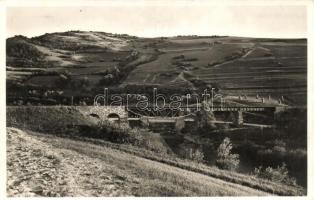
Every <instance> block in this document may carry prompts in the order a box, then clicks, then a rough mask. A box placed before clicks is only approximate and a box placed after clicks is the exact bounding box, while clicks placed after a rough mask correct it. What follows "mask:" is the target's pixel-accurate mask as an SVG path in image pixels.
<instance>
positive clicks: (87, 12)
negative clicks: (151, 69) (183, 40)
mask: <svg viewBox="0 0 314 200" xmlns="http://www.w3.org/2000/svg"><path fill="white" fill-rule="evenodd" d="M306 9H307V8H306V6H302V5H294V6H291V5H290V6H279V5H271V6H250V5H247V6H230V5H229V6H226V5H225V6H223V5H206V6H205V5H204V6H202V5H190V6H186V5H180V6H178V5H177V6H174V5H164V6H139V5H127V6H114V5H113V6H112V5H111V6H97V7H95V6H94V7H79V6H76V7H29V6H28V7H8V8H7V14H6V15H7V37H12V36H14V35H25V36H27V37H33V36H39V35H42V34H44V33H51V32H64V31H69V30H81V31H103V32H109V33H125V34H129V35H135V36H143V37H159V36H175V35H229V36H246V37H272V38H305V37H307V35H306V33H307V19H306V16H307V13H306Z"/></svg>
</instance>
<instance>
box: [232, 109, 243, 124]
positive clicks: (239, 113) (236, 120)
mask: <svg viewBox="0 0 314 200" xmlns="http://www.w3.org/2000/svg"><path fill="white" fill-rule="evenodd" d="M234 116H235V118H234V122H233V123H234V125H235V126H242V125H243V113H242V111H237V112H235V113H234Z"/></svg>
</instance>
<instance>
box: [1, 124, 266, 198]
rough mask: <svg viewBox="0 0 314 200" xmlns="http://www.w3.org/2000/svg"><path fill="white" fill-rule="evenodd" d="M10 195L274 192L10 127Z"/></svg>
mask: <svg viewBox="0 0 314 200" xmlns="http://www.w3.org/2000/svg"><path fill="white" fill-rule="evenodd" d="M7 138H8V143H7V146H8V148H7V159H8V181H7V184H8V189H7V192H8V196H10V197H13V196H14V197H18V196H132V195H136V196H224V195H227V196H247V195H268V193H265V192H262V191H259V190H255V189H252V188H249V187H245V186H242V185H239V184H234V183H229V182H226V181H223V180H221V179H217V178H213V177H209V176H206V175H203V174H199V173H195V172H192V171H188V170H184V169H181V168H177V167H174V166H170V165H167V164H163V163H159V162H156V161H152V160H148V159H145V158H141V157H137V156H134V155H131V154H128V153H123V152H120V151H118V150H114V149H111V148H107V147H103V146H99V145H93V144H88V143H86V142H78V141H73V140H70V139H64V138H57V137H55V138H51V137H49V138H45V137H42V136H41V137H38V136H34V135H29V134H28V133H25V132H23V131H21V130H18V129H15V128H8V129H7Z"/></svg>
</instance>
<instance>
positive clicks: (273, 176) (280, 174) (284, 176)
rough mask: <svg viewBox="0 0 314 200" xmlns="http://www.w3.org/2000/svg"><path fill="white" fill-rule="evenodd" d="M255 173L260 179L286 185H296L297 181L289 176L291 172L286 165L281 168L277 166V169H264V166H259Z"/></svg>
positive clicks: (283, 164)
mask: <svg viewBox="0 0 314 200" xmlns="http://www.w3.org/2000/svg"><path fill="white" fill-rule="evenodd" d="M253 173H254V175H255V176H256V177H259V178H264V179H268V180H271V181H275V182H280V183H285V184H288V185H296V179H295V178H293V177H290V176H289V171H288V169H287V165H286V164H285V163H282V165H281V166H277V168H272V167H267V168H265V169H263V167H262V166H259V167H258V168H255V169H254V172H253Z"/></svg>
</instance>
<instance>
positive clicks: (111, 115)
mask: <svg viewBox="0 0 314 200" xmlns="http://www.w3.org/2000/svg"><path fill="white" fill-rule="evenodd" d="M120 118H121V117H120V116H119V114H117V113H109V114H108V115H107V119H108V120H109V121H111V122H115V123H118V124H120Z"/></svg>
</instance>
